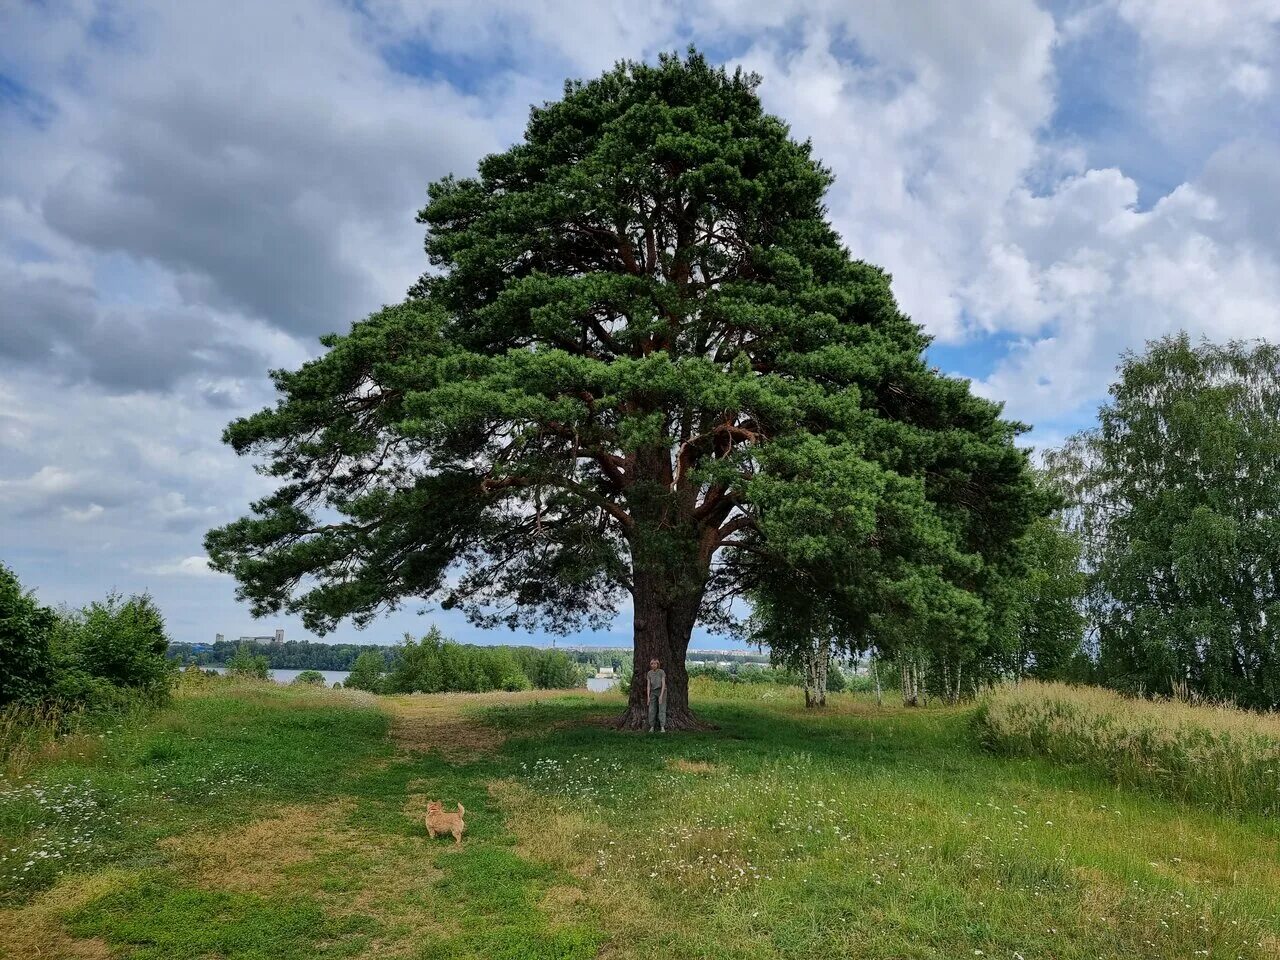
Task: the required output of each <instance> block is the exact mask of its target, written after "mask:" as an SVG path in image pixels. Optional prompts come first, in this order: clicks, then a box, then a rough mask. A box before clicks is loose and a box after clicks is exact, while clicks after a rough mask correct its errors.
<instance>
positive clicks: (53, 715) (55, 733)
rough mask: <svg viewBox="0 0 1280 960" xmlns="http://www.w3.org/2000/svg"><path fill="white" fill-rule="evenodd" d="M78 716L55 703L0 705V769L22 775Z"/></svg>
mask: <svg viewBox="0 0 1280 960" xmlns="http://www.w3.org/2000/svg"><path fill="white" fill-rule="evenodd" d="M76 719H78V718H77V717H76V715H75V714H74V713H72V712H69V711H67V710H66V709H65V708H64V707H62V706H60V705H58V704H35V705H26V704H19V703H11V704H8V705H7V706H4V707H0V770H3V772H4V773H5V775H6V776H10V777H19V776H21V775H22V774H23V773H24V772H25V771H26V770H27V769H28V768H29V767H30V766H31V764H32V763H33V762H34V761H35V760H36V758H38V757H40V756H41V755H43V754H46V753H48V752H49V751H50V750H51V749H52V748H53V747H54V745H55V744H56V743H57V741H58V737H59V736H60V735H62V734H64V733H65V732H66V731H67V730H68V729H70V728H71V726H72V725H73V724H74V722H75V721H76Z"/></svg>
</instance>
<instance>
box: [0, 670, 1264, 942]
mask: <svg viewBox="0 0 1280 960" xmlns="http://www.w3.org/2000/svg"><path fill="white" fill-rule="evenodd" d="M1050 692H1051V693H1052V691H1050ZM1023 695H1024V696H1033V695H1034V689H1033V690H1032V693H1024V694H1023ZM1047 695H1049V694H1046V696H1047ZM1053 695H1054V696H1058V697H1061V696H1063V694H1062V691H1061V690H1058V691H1057V692H1056V693H1054V694H1053ZM799 698H800V691H799V690H797V689H792V688H777V687H772V686H770V687H766V688H761V689H758V690H757V689H748V688H744V687H736V688H735V687H729V686H727V685H718V684H716V683H714V682H711V681H697V682H696V684H695V688H694V691H693V699H694V700H695V702H696V704H697V706H698V709H699V711H700V714H701V715H702V716H704V717H705V718H707V719H709V720H711V721H713V722H714V723H715V724H716V725H717V727H718V728H717V729H715V730H711V731H708V732H704V733H694V734H684V733H682V734H674V733H673V734H668V735H665V736H664V735H657V736H646V735H642V734H634V733H620V732H617V731H615V730H614V729H612V727H611V726H610V724H609V722H608V721H609V720H610V718H612V717H614V716H616V715H617V714H618V713H619V712H620V710H621V708H622V700H621V698H620V697H618V696H616V695H591V694H585V693H577V692H565V693H555V692H548V691H528V692H521V693H496V694H474V695H466V694H458V695H414V696H403V697H374V696H372V695H368V694H361V693H357V692H350V691H326V690H315V689H300V688H297V687H276V686H272V685H267V684H245V683H239V684H237V683H234V682H225V681H207V682H205V683H202V684H197V685H187V686H184V687H182V688H181V689H180V692H179V694H178V695H177V696H176V698H175V699H174V701H173V702H172V704H171V705H170V706H168V707H166V708H164V709H163V710H160V711H157V712H155V713H154V714H152V715H150V716H149V717H148V718H147V719H145V720H144V721H143V722H141V723H136V724H132V725H128V726H124V727H119V728H110V727H104V728H103V729H101V730H98V731H96V732H91V733H82V734H80V735H78V736H76V737H74V738H71V739H69V740H67V741H65V742H62V743H59V744H57V745H55V746H54V747H52V748H50V749H48V750H46V751H45V756H43V757H42V758H39V759H38V760H36V761H35V762H33V763H30V764H28V765H26V766H25V767H24V769H22V770H21V771H18V772H11V773H10V774H9V775H8V777H7V778H6V779H5V780H4V781H2V782H0V956H4V957H13V958H26V957H41V958H50V957H51V958H57V957H66V958H82V957H132V958H148V960H152V958H154V960H159V958H165V960H180V958H201V960H207V958H214V957H218V958H222V957H225V958H237V960H268V958H270V960H277V958H278V960H286V958H297V960H303V958H329V957H335V958H336V957H406V958H454V957H457V958H486V960H488V958H513V960H514V958H547V960H552V958H554V960H578V958H583V960H585V958H593V957H602V958H629V957H637V958H639V957H668V958H739V957H741V958H746V957H752V958H756V957H760V958H802V957H803V958H810V957H865V958H880V960H883V958H920V960H924V958H938V960H942V958H947V960H953V958H960V957H986V958H1008V960H1019V958H1020V960H1033V958H1110V957H1153V958H1154V957H1160V958H1165V957H1168V958H1173V957H1178V958H1197V957H1215V958H1264V957H1265V958H1274V957H1276V956H1278V955H1280V828H1278V827H1277V826H1276V824H1275V822H1274V819H1273V818H1270V817H1266V816H1262V815H1259V814H1257V813H1254V812H1251V811H1250V809H1249V808H1248V807H1247V805H1246V807H1244V808H1239V809H1237V808H1232V807H1230V805H1226V806H1221V805H1220V806H1217V807H1215V806H1214V805H1212V804H1207V803H1202V802H1197V800H1198V797H1199V793H1198V792H1197V791H1191V792H1190V793H1187V794H1186V795H1185V796H1182V795H1178V794H1177V793H1176V792H1172V793H1171V792H1170V791H1169V790H1167V789H1164V790H1155V789H1148V785H1146V784H1144V783H1143V782H1142V781H1141V779H1140V778H1135V776H1134V775H1133V773H1132V771H1127V772H1126V775H1125V776H1124V777H1121V778H1117V777H1113V776H1111V775H1109V772H1108V770H1107V768H1106V767H1105V766H1103V765H1096V764H1094V765H1091V764H1089V763H1087V762H1083V761H1082V759H1081V757H1079V756H1076V755H1072V754H1071V753H1070V752H1069V751H1064V750H1062V749H1057V750H1056V751H1055V750H1048V751H1040V750H1038V748H1037V747H1036V744H1037V743H1041V742H1042V741H1044V736H1042V735H1037V737H1038V739H1037V737H1025V738H1023V739H1022V740H1017V738H1016V737H1013V736H1012V735H1011V733H1010V731H1011V730H1012V729H1013V728H1012V726H1011V721H1009V720H1008V711H1007V710H1006V712H1005V714H1002V715H1001V717H1002V718H1003V719H1002V720H1001V723H1003V726H1001V727H1000V728H999V731H996V732H993V727H992V720H991V719H990V717H989V716H988V715H987V714H986V713H985V711H987V710H989V709H990V708H989V707H984V706H972V705H970V706H962V707H928V708H917V709H905V708H903V707H901V706H895V705H891V704H888V703H886V705H885V706H883V707H878V706H877V705H876V704H875V702H874V700H871V699H867V698H862V697H856V696H853V695H843V694H841V695H834V696H833V697H832V704H831V705H830V706H829V707H828V708H827V709H826V710H825V711H813V710H810V711H806V710H805V709H804V707H803V704H802V703H801V702H800V699H799ZM1023 712H1024V713H1026V714H1028V715H1031V714H1033V713H1034V711H1030V710H1026V709H1024V710H1023ZM1055 729H1056V728H1055ZM1015 741H1016V742H1015ZM1054 742H1055V743H1056V742H1057V741H1054ZM429 799H441V800H443V801H445V803H446V804H447V805H449V806H452V805H454V804H456V803H459V802H461V803H462V804H464V805H465V807H466V811H467V813H466V821H467V834H466V839H465V842H464V844H463V846H462V847H461V848H460V849H455V848H454V846H453V845H452V840H451V839H450V838H447V837H446V838H442V839H437V840H435V841H431V840H429V839H428V837H427V835H426V831H425V829H424V827H423V823H422V816H423V813H424V812H425V809H426V803H427V801H428V800H429Z"/></svg>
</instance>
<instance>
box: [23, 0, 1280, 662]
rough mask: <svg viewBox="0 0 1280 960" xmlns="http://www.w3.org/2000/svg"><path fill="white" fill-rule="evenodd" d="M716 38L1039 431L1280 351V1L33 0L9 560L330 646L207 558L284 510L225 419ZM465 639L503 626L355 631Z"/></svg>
mask: <svg viewBox="0 0 1280 960" xmlns="http://www.w3.org/2000/svg"><path fill="white" fill-rule="evenodd" d="M690 42H693V43H696V44H698V45H699V46H700V47H702V48H703V49H704V51H706V52H707V53H708V54H709V55H711V56H712V57H714V58H716V59H718V60H721V61H724V62H726V63H731V64H743V65H745V66H747V67H749V68H751V69H754V70H756V71H758V72H759V73H761V74H762V75H763V77H764V83H763V86H762V87H761V93H762V96H763V98H764V100H765V103H766V106H767V107H768V108H769V109H770V110H772V111H774V112H776V113H778V114H780V115H782V116H783V117H784V118H785V119H786V120H787V121H788V122H790V124H791V125H792V129H793V131H794V132H795V134H796V135H797V136H798V137H801V138H804V137H808V138H811V139H812V140H813V142H814V144H815V145H816V148H817V153H818V155H819V156H820V157H821V158H822V159H823V160H824V161H825V162H826V163H827V164H828V165H829V166H830V167H832V168H833V169H834V171H835V173H836V175H837V183H836V186H835V188H834V190H833V192H832V194H831V196H830V204H829V205H830V208H831V214H832V217H833V219H834V221H835V223H836V225H837V227H838V228H839V229H840V230H841V232H842V233H843V235H844V238H845V240H846V242H847V243H848V245H849V247H850V248H851V249H852V250H853V252H854V253H855V255H857V256H860V257H863V258H865V259H868V260H871V261H873V262H876V263H879V264H882V265H883V266H885V267H886V268H888V269H889V270H890V271H891V272H892V273H893V275H894V286H895V289H896V292H897V295H898V298H899V299H900V301H901V303H902V305H903V307H904V309H905V310H906V311H907V312H908V313H910V314H911V315H912V316H913V317H914V318H915V319H916V320H917V321H918V322H920V323H921V324H923V325H924V327H925V328H926V329H927V330H928V331H929V332H930V333H932V334H933V335H934V336H935V337H936V342H935V345H934V346H933V347H932V348H931V354H932V356H933V358H934V360H935V362H937V363H939V364H940V365H941V366H943V367H944V369H946V370H948V371H951V372H954V373H957V374H962V375H964V376H967V377H970V378H972V380H973V383H974V388H975V389H976V390H978V391H980V392H981V393H983V394H984V395H987V396H990V397H994V398H997V399H999V400H1002V401H1004V402H1005V404H1006V407H1007V411H1008V413H1009V414H1010V415H1012V416H1014V417H1017V418H1019V419H1022V420H1025V421H1028V422H1030V423H1033V424H1035V431H1034V432H1033V433H1032V434H1031V436H1030V442H1033V443H1035V444H1037V445H1052V444H1054V443H1056V442H1058V441H1059V440H1061V438H1062V437H1063V436H1065V435H1067V434H1068V433H1070V432H1072V431H1074V430H1076V429H1079V428H1080V427H1082V426H1086V425H1088V424H1089V423H1090V422H1091V420H1092V419H1093V415H1094V411H1095V410H1096V408H1097V405H1098V403H1099V401H1100V400H1101V399H1102V398H1103V397H1104V396H1105V393H1106V388H1107V385H1108V383H1109V382H1110V379H1111V376H1112V373H1113V371H1114V368H1115V364H1116V361H1117V358H1118V356H1119V354H1120V353H1121V351H1123V350H1125V349H1128V348H1132V347H1135V346H1140V345H1141V344H1142V343H1143V342H1144V341H1145V340H1146V339H1149V338H1151V337H1155V336H1159V335H1161V334H1164V333H1167V332H1170V331H1174V330H1178V329H1187V330H1189V331H1191V332H1192V333H1194V334H1197V335H1201V334H1202V335H1206V336H1209V337H1213V338H1219V339H1225V338H1230V337H1255V336H1262V337H1268V338H1272V339H1277V338H1280V230H1278V229H1277V227H1276V224H1277V221H1278V219H1280V72H1278V71H1280V0H1100V2H1092V0H1081V2H1076V3H1063V4H1051V5H1049V6H1045V5H1041V4H1036V3H1034V2H1031V0H966V2H964V3H954V2H950V0H933V2H925V0H916V2H911V0H883V2H878V0H867V2H857V3H854V2H849V0H846V2H822V0H807V2H790V0H770V2H767V3H765V2H752V0H742V2H739V0H705V2H692V3H673V2H664V0H649V2H646V3H635V2H632V0H627V2H618V3H614V2H604V0H587V2H576V0H503V2H490V3H485V2H474V0H473V2H469V3H458V2H432V0H422V2H412V0H405V2H397V0H350V2H341V3H339V2H319V0H317V2H294V0H272V2H270V3H261V2H245V3H240V2H231V0H218V2H216V3H215V2H209V3H197V2H190V3H173V2H169V0H158V2H155V3H146V2H124V0H120V2H100V3H99V2H92V0H67V2H61V0H45V2H25V0H0V560H3V561H4V562H6V563H8V564H9V565H11V566H12V567H14V568H15V569H16V570H17V571H18V574H19V576H20V577H21V578H22V580H23V581H24V582H25V583H26V584H28V585H30V586H33V587H35V588H36V590H37V592H38V595H39V596H40V598H41V599H42V600H43V601H45V602H47V603H52V604H58V603H71V604H80V603H83V602H85V601H87V600H89V599H92V598H95V597H100V596H102V595H103V594H104V593H105V592H106V591H107V590H109V589H111V588H112V587H116V588H119V589H121V590H124V591H133V590H139V589H143V588H145V589H148V590H150V591H151V592H152V593H153V594H154V595H155V596H156V597H157V598H158V600H159V601H160V603H161V604H162V606H163V608H164V610H165V611H166V613H167V615H168V618H169V623H170V626H171V629H172V633H173V634H174V636H175V637H176V638H177V639H183V640H199V639H210V638H212V635H213V634H214V633H215V632H222V633H226V634H230V635H232V636H236V635H239V634H241V633H263V632H269V630H270V629H272V628H274V627H276V626H283V627H285V629H286V630H287V632H288V634H289V635H290V636H293V637H300V636H302V630H301V627H300V626H299V625H298V624H297V623H296V622H294V621H291V620H290V619H288V618H280V619H279V620H273V621H269V622H263V623H254V622H253V621H252V620H251V618H250V617H249V616H248V613H247V611H246V610H245V609H244V608H242V607H240V606H239V605H237V604H236V602H235V600H234V598H233V593H232V584H231V582H230V581H229V580H228V579H226V578H224V577H220V576H214V575H211V574H210V573H209V571H208V570H207V568H206V566H205V564H204V559H203V556H202V552H201V546H200V544H201V540H202V537H203V534H204V531H205V530H206V529H208V528H209V527H210V526H212V525H215V524H220V523H223V522H226V521H227V520H229V519H231V518H233V517H235V516H237V515H239V514H241V513H242V512H243V511H244V508H245V505H246V504H247V503H248V501H249V500H250V499H252V498H253V497H255V496H257V495H259V494H261V492H262V491H263V489H264V488H263V485H262V484H263V481H262V480H261V479H260V478H258V477H257V476H255V475H254V473H253V472H252V470H251V469H250V465H249V464H248V463H246V462H244V461H241V460H238V459H237V458H236V457H235V456H234V455H233V454H231V453H230V451H229V450H227V449H225V448H224V447H223V446H222V445H221V444H220V442H219V434H220V432H221V430H222V427H223V426H224V425H225V424H226V423H227V421H228V420H230V419H231V418H233V417H235V416H238V415H241V414H244V413H248V412H250V411H252V410H255V409H257V408H259V407H261V406H263V405H264V404H266V403H268V402H269V401H270V400H271V395H270V391H269V385H268V382H267V379H266V371H267V370H268V369H270V368H273V367H280V366H295V365H297V364H298V363H300V362H301V361H302V360H304V359H306V358H307V357H309V356H313V355H315V353H316V352H317V348H318V344H317V340H316V338H317V337H318V336H319V335H320V334H322V333H325V332H327V331H332V330H344V329H346V328H347V326H348V325H349V324H350V323H351V322H352V321H353V320H356V319H358V318H360V317H362V316H363V315H365V314H366V313H368V312H369V311H370V310H371V309H373V308H376V307H377V306H379V305H380V304H382V303H385V302H389V301H394V300H396V299H398V298H400V297H401V296H402V295H403V293H404V291H405V289H406V288H407V287H408V285H409V284H410V283H411V281H412V280H413V279H414V278H415V277H416V276H417V275H418V274H419V273H420V272H421V271H422V269H423V266H424V260H423V254H422V235H421V229H420V228H419V227H418V226H417V225H416V224H415V223H414V220H413V216H414V213H415V211H416V210H417V208H418V207H419V206H420V205H421V202H422V200H423V198H424V195H425V190H426V186H427V184H428V183H429V182H430V181H431V180H434V179H436V178H438V177H440V176H442V175H444V174H446V173H450V172H453V173H458V174H467V173H469V172H472V171H473V170H474V168H475V164H476V161H477V159H478V158H479V157H480V156H482V155H483V154H485V153H487V152H490V151H494V150H499V149H502V148H503V147H505V146H506V145H508V144H510V143H511V142H512V141H514V140H515V139H517V138H518V137H519V135H520V132H521V129H522V126H523V123H524V119H525V117H526V115H527V111H528V108H529V106H530V104H533V103H539V102H542V101H544V100H547V99H552V98H554V97H556V95H557V94H558V91H559V89H560V87H561V84H562V83H563V81H564V79H565V78H566V77H590V76H592V75H595V74H597V73H599V72H601V71H602V70H604V69H605V68H607V67H608V66H610V65H611V64H612V63H613V62H614V61H615V60H617V59H619V58H633V59H634V58H652V57H654V56H655V54H656V53H657V52H658V51H662V50H673V49H683V48H684V47H686V46H687V45H688V44H689V43H690ZM429 619H436V620H437V621H438V622H439V623H441V625H442V626H444V627H445V628H446V629H447V630H448V631H449V632H451V633H453V634H454V635H455V636H458V637H461V638H465V639H472V640H475V639H484V636H483V635H482V634H480V633H479V632H478V631H475V630H473V629H472V628H469V627H467V626H466V625H465V624H463V623H461V622H460V621H458V620H457V619H456V618H453V617H450V616H447V615H437V614H428V616H427V618H426V619H424V618H423V617H421V616H418V615H416V614H415V613H414V612H412V611H406V612H403V613H400V614H397V615H395V616H393V617H389V618H387V619H386V620H385V621H383V622H382V623H380V624H378V625H377V626H374V627H371V628H369V629H368V630H366V631H364V632H363V633H357V632H355V631H354V630H349V629H348V630H345V631H339V633H338V635H337V637H336V638H335V639H350V640H362V641H365V642H379V641H381V642H387V641H391V640H394V639H395V638H396V637H397V636H398V635H399V633H400V632H402V631H404V630H412V631H414V632H420V631H421V630H423V629H424V628H425V627H426V625H427V621H428V620H429ZM629 626H630V625H629V622H628V621H627V620H625V619H623V620H620V621H619V622H618V624H617V625H616V627H615V631H614V635H613V636H612V638H611V637H609V636H607V635H603V634H602V635H596V636H595V637H593V639H594V640H595V641H596V642H607V641H609V640H611V639H612V640H615V641H620V642H629V637H630V632H629ZM490 636H491V638H492V639H500V640H509V639H510V635H509V634H505V633H504V634H500V635H490ZM524 639H527V638H524ZM535 639H537V638H535ZM714 643H715V641H713V640H707V639H704V641H703V644H704V645H707V644H714Z"/></svg>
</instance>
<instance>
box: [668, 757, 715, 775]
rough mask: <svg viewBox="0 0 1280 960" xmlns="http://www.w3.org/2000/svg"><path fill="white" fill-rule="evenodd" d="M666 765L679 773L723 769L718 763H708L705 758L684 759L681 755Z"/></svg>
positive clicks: (712, 771) (713, 771) (710, 771)
mask: <svg viewBox="0 0 1280 960" xmlns="http://www.w3.org/2000/svg"><path fill="white" fill-rule="evenodd" d="M667 766H668V767H670V768H671V769H672V770H678V771H679V772H681V773H719V772H720V771H721V770H722V769H723V768H722V767H721V766H720V764H718V763H708V762H707V761H706V760H686V759H684V758H683V757H677V758H676V759H674V760H672V761H671V762H670V763H668V764H667Z"/></svg>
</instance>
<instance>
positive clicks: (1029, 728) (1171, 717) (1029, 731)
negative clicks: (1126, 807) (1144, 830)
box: [978, 683, 1280, 816]
mask: <svg viewBox="0 0 1280 960" xmlns="http://www.w3.org/2000/svg"><path fill="white" fill-rule="evenodd" d="M978 723H979V730H980V733H981V736H982V740H983V742H984V744H985V745H986V746H987V747H988V748H989V749H991V750H993V751H996V752H999V753H1004V754H1009V755H1016V756H1039V757H1045V758H1047V759H1049V760H1053V761H1055V762H1058V763H1063V764H1069V765H1071V766H1076V767H1080V768H1084V769H1088V770H1091V771H1093V772H1095V773H1097V774H1098V775H1099V776H1102V777H1104V778H1106V779H1109V780H1112V781H1114V782H1116V783H1119V784H1122V785H1124V786H1132V787H1139V788H1141V789H1145V790H1150V791H1152V792H1155V793H1159V794H1160V795H1162V796H1164V797H1167V798H1169V799H1173V800H1179V801H1184V802H1187V803H1193V804H1196V805H1198V806H1205V807H1210V808H1212V809H1216V810H1221V811H1224V812H1234V813H1245V812H1252V813H1260V814H1264V815H1267V816H1275V815H1276V814H1280V716H1277V715H1275V714H1258V713H1249V712H1247V711H1244V710H1239V709H1236V708H1235V707H1229V706H1204V705H1202V706H1192V705H1189V704H1185V703H1179V702H1177V701H1173V700H1138V699H1133V698H1129V697H1124V696H1121V695H1120V694H1117V693H1114V692H1112V691H1109V690H1103V689H1101V688H1098V687H1071V686H1067V685H1065V684H1057V683H1023V684H1020V685H1018V686H1016V687H1015V686H1007V687H1002V688H1000V689H999V690H997V691H996V692H995V693H993V694H992V695H991V696H990V697H988V699H987V700H986V701H985V702H984V704H983V706H982V708H981V709H980V711H979V715H978Z"/></svg>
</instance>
